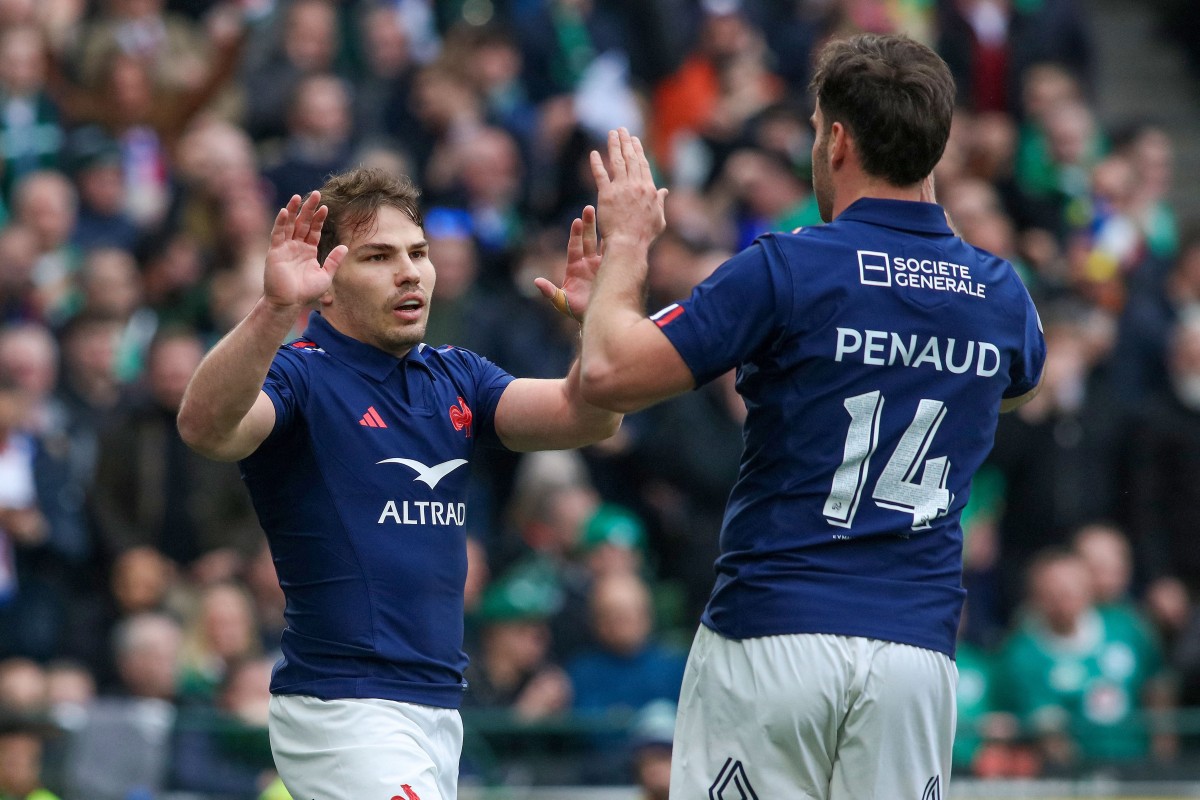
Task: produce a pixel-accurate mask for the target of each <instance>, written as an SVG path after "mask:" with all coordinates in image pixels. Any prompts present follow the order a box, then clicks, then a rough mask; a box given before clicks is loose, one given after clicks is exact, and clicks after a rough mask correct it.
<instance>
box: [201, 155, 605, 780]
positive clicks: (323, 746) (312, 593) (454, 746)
mask: <svg viewBox="0 0 1200 800" xmlns="http://www.w3.org/2000/svg"><path fill="white" fill-rule="evenodd" d="M322 203H324V204H323V205H322ZM585 218H586V219H587V220H588V224H587V225H585V224H584V222H583V220H582V219H580V220H576V221H575V224H574V225H573V227H572V229H571V237H570V242H569V244H568V264H567V273H566V279H565V281H564V284H563V286H562V287H561V288H559V287H554V286H552V285H550V284H549V283H548V282H546V281H544V280H542V279H539V281H538V282H539V285H540V286H541V288H542V291H543V292H544V293H546V294H547V296H554V297H556V298H557V302H556V305H559V306H560V307H564V308H565V309H566V310H568V311H570V312H571V313H572V314H573V315H574V316H576V317H577V318H580V319H582V318H583V316H584V314H585V313H586V311H587V305H588V296H589V294H590V292H591V287H592V280H593V278H594V275H595V270H596V268H597V267H598V264H599V256H598V255H597V250H596V236H595V216H594V212H593V210H592V209H590V208H589V209H588V210H587V212H586V214H585ZM431 255H433V254H431V253H430V249H429V242H428V241H427V239H426V236H425V232H424V226H423V224H422V217H421V212H420V209H419V207H418V204H417V191H416V189H415V188H414V187H413V185H412V184H411V183H410V182H408V181H407V180H403V179H397V178H395V177H393V176H391V175H389V174H387V173H385V172H383V171H381V170H370V169H359V170H354V171H351V172H349V173H345V174H342V175H337V176H334V177H332V178H331V179H330V180H329V181H328V182H327V183H326V184H325V186H323V187H322V188H321V190H320V191H319V192H313V193H312V194H310V195H309V196H308V198H307V199H305V200H303V201H301V199H300V198H299V197H293V198H292V200H291V202H290V203H289V204H288V205H287V207H286V208H284V209H282V210H280V212H279V214H278V216H277V217H276V219H275V224H274V228H273V229H272V231H271V242H270V249H269V252H268V254H267V259H266V269H265V275H264V292H263V296H262V298H261V299H260V300H259V301H258V303H257V305H256V306H255V307H254V309H253V310H252V311H251V312H250V313H249V315H248V316H247V317H246V318H245V319H244V320H243V321H242V322H241V323H240V324H239V325H238V326H237V327H236V328H235V329H234V330H233V331H232V332H230V333H229V334H228V335H227V336H225V337H224V338H223V339H222V340H221V341H220V342H219V343H218V344H217V345H216V346H215V347H214V348H213V350H212V351H211V352H210V353H209V354H208V355H207V357H206V358H205V360H204V362H203V363H202V364H201V365H200V367H199V369H198V370H197V371H196V374H195V375H194V376H193V377H192V381H191V383H190V385H189V386H188V390H187V393H186V396H185V398H184V401H183V405H182V408H181V409H180V412H179V429H180V432H181V433H182V435H183V438H184V439H185V440H186V441H187V442H188V444H189V445H191V446H192V447H193V448H195V449H196V450H198V451H200V452H201V453H204V454H205V455H207V456H210V457H212V458H215V459H220V460H227V461H234V460H237V461H240V462H241V468H242V475H243V477H244V479H245V481H246V484H247V486H248V487H249V489H250V494H251V497H252V498H253V501H254V505H255V508H256V510H257V512H258V515H259V519H260V521H261V523H262V527H263V529H264V530H265V531H266V533H267V538H268V541H269V543H270V546H271V554H272V557H273V559H274V562H275V568H276V570H277V572H278V574H279V581H280V585H281V586H282V587H283V590H284V593H285V595H286V597H287V609H286V612H285V616H286V619H287V629H286V630H285V631H284V633H283V637H282V642H281V649H282V652H283V658H282V659H281V660H280V661H279V663H278V664H277V665H276V668H275V672H274V675H273V678H272V682H271V691H272V693H273V698H272V701H271V715H270V724H269V727H270V736H271V747H272V752H273V753H274V756H275V763H276V765H277V767H278V768H279V772H280V775H281V776H282V778H283V781H284V783H285V784H286V786H287V788H288V789H289V790H290V792H291V794H292V796H294V797H296V798H297V800H311V799H313V798H316V800H365V799H366V798H377V799H378V800H389V799H391V800H395V799H396V798H399V799H400V800H453V798H455V797H456V796H457V781H458V759H459V754H460V751H461V746H462V733H463V732H462V722H461V720H460V718H459V714H458V710H457V709H458V707H459V705H460V702H461V699H462V694H463V689H464V687H465V684H464V682H463V670H464V668H465V666H466V657H465V655H464V654H463V651H462V644H463V585H464V580H465V577H466V569H467V556H466V539H465V532H464V531H465V529H464V524H465V522H466V519H467V517H468V515H469V514H471V513H472V511H471V509H470V508H468V505H467V464H468V462H469V460H470V458H471V455H472V452H473V451H474V448H475V446H476V445H477V444H479V443H483V444H488V443H492V444H497V445H503V446H506V447H508V448H511V449H513V450H535V449H552V448H569V447H578V446H581V445H585V444H589V443H592V442H596V441H599V440H601V439H604V438H606V437H608V436H611V435H612V434H613V433H614V432H615V431H616V429H617V427H618V426H619V425H620V420H621V417H620V414H618V413H614V412H612V411H607V410H603V409H600V408H597V407H595V406H592V405H590V404H588V403H587V402H585V401H584V400H583V399H582V396H581V394H580V383H579V367H578V364H576V365H574V366H572V368H571V370H570V373H569V374H568V375H567V376H566V377H565V378H563V379H561V380H529V379H514V378H513V377H512V376H511V375H508V374H507V373H505V372H504V371H503V370H501V369H500V368H498V367H497V366H495V365H494V364H491V363H490V362H488V361H487V360H485V359H483V358H481V357H480V356H478V355H475V354H474V353H471V352H469V351H466V350H461V349H457V348H453V347H439V348H434V347H429V346H427V345H426V344H424V343H423V342H422V339H423V337H424V334H425V326H426V320H427V319H428V315H429V312H430V302H431V298H432V297H433V295H434V284H435V281H436V277H437V273H436V270H435V269H434V264H433V260H432V259H431ZM314 304H315V306H316V308H317V310H315V311H313V312H312V313H311V314H310V316H309V317H308V327H307V329H306V330H305V331H304V334H303V335H302V336H301V337H300V338H299V339H296V340H294V341H291V342H288V343H287V344H285V345H283V346H282V347H280V343H281V342H282V341H283V339H284V338H285V337H286V336H287V334H288V332H289V330H290V329H291V327H292V325H293V324H294V323H295V322H296V320H297V319H298V317H299V316H300V315H301V314H303V313H304V310H305V309H306V308H307V307H310V306H312V305H314Z"/></svg>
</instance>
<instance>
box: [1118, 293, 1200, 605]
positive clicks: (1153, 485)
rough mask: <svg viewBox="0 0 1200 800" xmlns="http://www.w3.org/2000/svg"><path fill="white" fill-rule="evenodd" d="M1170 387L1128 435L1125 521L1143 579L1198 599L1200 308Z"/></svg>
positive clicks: (1182, 326)
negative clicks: (1168, 581) (1173, 582)
mask: <svg viewBox="0 0 1200 800" xmlns="http://www.w3.org/2000/svg"><path fill="white" fill-rule="evenodd" d="M1167 358H1168V375H1169V379H1170V388H1169V389H1168V390H1167V391H1166V392H1162V393H1159V394H1157V395H1155V396H1154V397H1153V398H1152V399H1151V400H1150V401H1148V402H1147V403H1146V404H1145V406H1144V408H1143V410H1142V412H1141V413H1140V414H1138V416H1137V417H1136V418H1135V419H1134V420H1133V423H1132V426H1131V427H1130V429H1129V430H1128V432H1127V437H1128V438H1127V444H1126V446H1125V450H1124V452H1125V454H1126V458H1127V471H1126V474H1125V476H1124V481H1125V483H1124V485H1125V487H1126V489H1127V493H1126V494H1123V495H1122V501H1123V502H1124V505H1125V508H1124V512H1125V517H1124V518H1125V519H1127V520H1128V523H1127V524H1128V528H1129V532H1130V537H1131V539H1132V541H1133V543H1134V547H1135V549H1136V551H1137V554H1138V558H1139V561H1140V563H1139V567H1140V571H1141V574H1142V575H1143V576H1144V579H1145V580H1146V581H1147V582H1148V584H1149V586H1150V588H1151V589H1153V584H1154V582H1156V581H1158V580H1160V579H1163V578H1171V577H1175V578H1178V579H1180V580H1182V581H1183V583H1184V585H1185V586H1186V587H1187V589H1188V591H1189V592H1190V593H1191V594H1192V596H1193V597H1196V596H1200V558H1198V557H1197V553H1196V548H1195V547H1194V544H1195V540H1194V534H1195V530H1196V520H1197V519H1200V495H1198V494H1197V492H1196V486H1198V485H1200V484H1198V483H1197V481H1200V463H1197V459H1196V457H1195V454H1196V453H1200V311H1197V310H1196V309H1188V310H1186V311H1184V313H1182V315H1181V316H1180V318H1179V321H1178V322H1177V323H1176V324H1175V325H1174V327H1173V328H1172V331H1171V338H1170V344H1169V349H1168V356H1167Z"/></svg>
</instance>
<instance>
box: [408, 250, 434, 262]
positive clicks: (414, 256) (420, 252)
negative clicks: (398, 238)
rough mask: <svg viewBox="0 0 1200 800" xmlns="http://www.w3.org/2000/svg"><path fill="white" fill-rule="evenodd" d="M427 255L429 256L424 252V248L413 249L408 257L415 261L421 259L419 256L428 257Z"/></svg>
mask: <svg viewBox="0 0 1200 800" xmlns="http://www.w3.org/2000/svg"><path fill="white" fill-rule="evenodd" d="M428 257H429V253H426V252H425V251H424V250H414V251H413V252H412V253H411V254H410V255H409V258H411V259H412V260H413V261H416V260H417V259H421V258H428Z"/></svg>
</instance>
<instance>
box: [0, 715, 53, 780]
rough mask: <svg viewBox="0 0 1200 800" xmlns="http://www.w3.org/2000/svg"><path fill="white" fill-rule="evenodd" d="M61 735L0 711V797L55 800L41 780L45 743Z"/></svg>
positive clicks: (28, 718)
mask: <svg viewBox="0 0 1200 800" xmlns="http://www.w3.org/2000/svg"><path fill="white" fill-rule="evenodd" d="M59 733H61V731H60V730H59V729H58V728H57V727H56V726H55V725H53V724H51V723H49V722H47V721H45V720H43V719H39V718H38V717H37V716H27V715H22V714H16V713H13V712H12V711H10V710H6V709H5V710H0V797H5V798H12V799H13V800H58V796H57V795H55V794H54V793H53V792H51V791H50V790H49V789H47V788H45V785H44V784H43V779H42V752H43V747H44V744H45V740H46V738H48V737H51V736H55V735H57V734H59Z"/></svg>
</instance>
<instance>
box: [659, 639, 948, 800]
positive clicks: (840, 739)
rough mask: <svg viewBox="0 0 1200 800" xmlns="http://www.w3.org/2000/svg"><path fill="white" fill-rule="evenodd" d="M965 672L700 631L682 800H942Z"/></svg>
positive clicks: (687, 697)
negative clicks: (960, 674)
mask: <svg viewBox="0 0 1200 800" xmlns="http://www.w3.org/2000/svg"><path fill="white" fill-rule="evenodd" d="M957 682H958V669H957V667H955V665H954V662H953V661H952V660H951V659H950V658H948V657H946V656H945V655H944V654H942V653H937V652H934V651H932V650H925V649H923V648H919V647H910V646H908V645H903V644H895V643H892V642H882V641H878V640H875V639H864V638H861V637H850V636H831V635H825V634H796V635H789V636H764V637H760V638H754V639H743V640H740V641H739V640H733V639H726V638H725V637H723V636H721V635H720V634H718V633H715V632H713V631H712V630H709V629H708V628H707V627H704V626H701V627H700V630H699V632H698V633H697V634H696V639H695V641H694V642H693V644H692V651H691V653H690V655H689V656H688V662H687V670H686V672H685V673H684V676H683V688H682V691H681V694H680V698H679V717H678V719H677V721H676V724H675V745H674V754H673V757H672V762H671V798H672V800H755V799H757V800H777V799H778V800H783V798H787V800H802V799H803V800H895V798H913V800H942V798H945V797H947V796H948V794H947V781H948V779H949V775H950V750H951V747H952V745H953V743H954V727H955V721H956V715H957V711H956V707H955V699H954V697H955V686H956V684H957Z"/></svg>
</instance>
